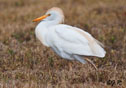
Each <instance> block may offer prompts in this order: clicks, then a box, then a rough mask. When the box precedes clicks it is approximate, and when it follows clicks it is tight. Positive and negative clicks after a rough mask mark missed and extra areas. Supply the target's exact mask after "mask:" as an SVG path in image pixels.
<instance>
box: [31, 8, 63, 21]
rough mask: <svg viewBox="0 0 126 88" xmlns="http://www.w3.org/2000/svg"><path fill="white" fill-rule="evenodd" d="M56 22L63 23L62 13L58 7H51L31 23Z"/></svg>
mask: <svg viewBox="0 0 126 88" xmlns="http://www.w3.org/2000/svg"><path fill="white" fill-rule="evenodd" d="M43 20H44V21H57V22H58V23H62V22H63V21H64V14H63V11H62V10H61V9H60V8H58V7H53V8H51V9H49V10H48V11H47V12H46V14H45V15H43V16H41V17H39V18H36V19H34V20H33V22H37V21H43Z"/></svg>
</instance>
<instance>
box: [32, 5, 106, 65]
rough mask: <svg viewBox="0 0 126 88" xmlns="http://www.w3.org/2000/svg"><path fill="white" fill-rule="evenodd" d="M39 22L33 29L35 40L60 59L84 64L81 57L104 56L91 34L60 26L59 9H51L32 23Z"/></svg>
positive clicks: (62, 18)
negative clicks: (48, 48)
mask: <svg viewBox="0 0 126 88" xmlns="http://www.w3.org/2000/svg"><path fill="white" fill-rule="evenodd" d="M39 20H41V22H40V23H39V24H38V25H37V27H36V29H35V34H36V36H37V38H38V39H39V40H40V41H41V42H42V43H43V44H44V45H45V46H47V47H50V48H52V50H53V51H55V52H56V53H57V54H58V55H59V56H61V57H62V58H64V59H69V60H78V61H80V62H81V63H85V60H84V59H83V58H82V57H83V56H96V57H104V56H105V54H106V52H105V50H104V49H103V48H102V43H100V42H99V41H97V40H96V39H94V38H93V37H92V36H91V34H89V33H88V32H85V31H83V30H82V29H80V28H77V27H73V26H69V25H66V24H60V23H62V22H63V21H64V15H63V12H62V10H61V9H60V8H57V7H53V8H51V9H50V10H48V11H47V13H46V15H44V16H42V17H40V18H37V19H35V20H33V21H39Z"/></svg>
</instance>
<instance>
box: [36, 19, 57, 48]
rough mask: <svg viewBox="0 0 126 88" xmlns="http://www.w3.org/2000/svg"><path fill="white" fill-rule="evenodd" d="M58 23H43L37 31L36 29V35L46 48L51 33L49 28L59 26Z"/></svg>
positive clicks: (38, 26)
mask: <svg viewBox="0 0 126 88" xmlns="http://www.w3.org/2000/svg"><path fill="white" fill-rule="evenodd" d="M57 24H58V23H57V22H56V21H55V22H53V21H42V22H40V23H39V24H38V25H37V27H36V29H35V34H36V37H37V38H38V39H39V40H40V41H41V42H42V43H43V44H44V45H46V46H48V44H47V43H46V35H47V33H48V32H49V27H51V26H54V25H57Z"/></svg>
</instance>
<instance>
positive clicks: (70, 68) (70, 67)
mask: <svg viewBox="0 0 126 88" xmlns="http://www.w3.org/2000/svg"><path fill="white" fill-rule="evenodd" d="M68 65H69V70H70V71H72V66H71V65H72V64H71V62H69V63H68Z"/></svg>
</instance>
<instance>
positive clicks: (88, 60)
mask: <svg viewBox="0 0 126 88" xmlns="http://www.w3.org/2000/svg"><path fill="white" fill-rule="evenodd" d="M84 59H85V60H86V61H87V62H88V63H90V64H91V65H92V66H93V67H94V68H95V70H96V71H97V70H98V68H97V67H96V65H95V64H94V63H93V62H92V61H91V60H90V59H88V58H86V57H85V58H84Z"/></svg>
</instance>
